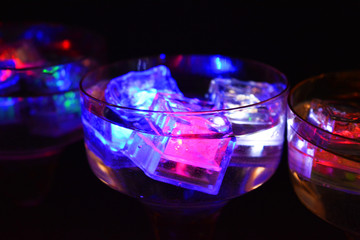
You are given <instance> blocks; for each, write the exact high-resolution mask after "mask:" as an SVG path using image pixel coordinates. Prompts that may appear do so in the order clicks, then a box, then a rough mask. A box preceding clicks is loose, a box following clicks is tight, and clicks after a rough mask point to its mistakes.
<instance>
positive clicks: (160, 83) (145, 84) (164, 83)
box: [105, 65, 182, 121]
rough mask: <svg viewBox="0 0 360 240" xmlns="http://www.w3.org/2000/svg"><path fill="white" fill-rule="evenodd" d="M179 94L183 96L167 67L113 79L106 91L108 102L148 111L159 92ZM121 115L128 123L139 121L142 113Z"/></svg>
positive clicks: (130, 73)
mask: <svg viewBox="0 0 360 240" xmlns="http://www.w3.org/2000/svg"><path fill="white" fill-rule="evenodd" d="M159 91H160V92H167V93H177V94H180V95H182V93H181V92H180V90H179V88H178V86H177V84H176V81H175V80H174V79H173V78H172V77H171V74H170V70H169V69H168V68H167V67H165V66H162V65H160V66H157V67H153V68H151V69H149V70H146V71H141V72H129V73H127V74H125V75H122V76H120V77H117V78H115V79H112V80H111V81H110V83H109V84H108V86H107V89H106V91H105V98H106V101H107V102H109V103H111V104H114V105H118V106H122V107H128V108H135V109H140V110H147V109H149V107H150V106H151V104H152V102H153V100H154V97H155V95H156V93H157V92H159ZM118 112H119V115H121V116H122V118H124V119H126V120H128V121H137V120H138V119H139V118H141V117H142V115H141V114H140V113H137V114H136V113H133V114H124V113H123V112H122V111H121V110H118Z"/></svg>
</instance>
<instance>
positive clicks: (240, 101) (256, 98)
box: [209, 78, 285, 135]
mask: <svg viewBox="0 0 360 240" xmlns="http://www.w3.org/2000/svg"><path fill="white" fill-rule="evenodd" d="M284 89H285V85H283V84H270V83H267V82H255V81H240V80H238V79H234V78H216V79H213V80H212V81H211V83H210V88H209V98H210V100H211V101H212V102H213V103H214V105H215V108H216V109H231V108H239V107H243V106H248V105H253V104H257V103H260V102H261V101H264V100H267V99H270V98H272V97H274V96H276V95H277V94H279V93H280V92H281V91H282V90H284ZM281 105H282V103H281V102H279V101H275V102H274V103H271V104H270V103H267V104H260V105H256V106H255V105H254V106H248V107H246V108H240V109H234V110H230V111H227V114H226V116H227V117H228V118H229V120H230V122H231V123H232V124H233V126H232V127H233V131H234V133H235V134H236V135H243V134H246V133H252V132H257V131H259V130H261V129H264V130H265V129H269V128H271V127H272V126H274V125H275V124H276V123H278V122H279V121H280V120H279V119H278V118H279V116H277V114H276V112H277V111H276V109H278V108H279V107H280V106H281Z"/></svg>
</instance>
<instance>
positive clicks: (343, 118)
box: [307, 99, 360, 139]
mask: <svg viewBox="0 0 360 240" xmlns="http://www.w3.org/2000/svg"><path fill="white" fill-rule="evenodd" d="M307 120H308V121H309V122H311V123H312V124H314V125H315V126H318V127H320V128H322V129H324V130H327V131H329V132H331V133H334V134H338V135H341V136H344V137H348V138H354V139H360V105H359V104H358V103H355V102H353V103H352V102H344V101H335V100H333V101H326V100H319V99H314V100H312V101H311V102H310V108H309V111H308V115H307Z"/></svg>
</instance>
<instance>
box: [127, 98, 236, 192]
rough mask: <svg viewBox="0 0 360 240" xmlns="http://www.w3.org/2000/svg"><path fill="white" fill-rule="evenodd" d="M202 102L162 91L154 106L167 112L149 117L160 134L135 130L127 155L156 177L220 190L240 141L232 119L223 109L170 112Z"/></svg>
mask: <svg viewBox="0 0 360 240" xmlns="http://www.w3.org/2000/svg"><path fill="white" fill-rule="evenodd" d="M199 101H200V100H198V99H190V98H185V97H183V96H182V95H179V94H168V93H165V94H163V93H157V94H156V96H155V98H154V102H153V103H152V105H151V106H150V110H156V111H166V112H167V113H166V114H164V113H159V112H155V113H153V115H152V116H151V117H149V119H148V121H149V122H150V125H151V126H152V127H153V129H154V132H156V133H157V134H155V135H153V134H145V133H140V132H137V131H133V133H132V135H131V136H130V138H129V140H128V141H127V143H126V145H125V146H124V154H125V155H126V156H128V157H129V158H130V159H131V160H132V161H133V162H134V163H135V164H136V165H137V166H139V167H140V168H141V169H142V170H143V171H144V172H145V174H147V175H148V176H149V177H151V178H153V179H155V180H158V181H161V182H165V183H169V184H173V185H176V186H181V187H184V188H188V189H193V190H197V191H201V192H205V193H208V194H217V193H218V191H219V189H220V186H221V183H222V179H223V177H224V174H225V172H226V169H227V166H228V164H229V160H230V158H231V154H232V152H233V149H234V146H235V139H234V138H232V137H231V124H230V123H229V121H228V120H227V118H226V117H224V116H223V115H222V114H220V113H219V114H209V115H208V116H206V115H205V116H203V115H202V116H199V115H196V114H187V113H184V114H183V115H182V114H179V113H178V114H176V115H175V114H171V112H189V111H198V110H199V108H200V105H196V104H195V103H199ZM205 105H206V104H205Z"/></svg>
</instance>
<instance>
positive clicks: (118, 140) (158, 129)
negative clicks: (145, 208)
mask: <svg viewBox="0 0 360 240" xmlns="http://www.w3.org/2000/svg"><path fill="white" fill-rule="evenodd" d="M275 88H276V86H274V85H271V84H268V83H262V82H261V83H259V82H252V81H250V82H249V81H240V80H237V79H222V78H217V79H213V80H212V81H211V84H210V87H209V93H208V98H207V99H206V100H200V99H197V98H188V97H186V96H184V94H183V93H182V92H181V91H180V89H179V88H178V86H177V84H176V81H175V80H174V79H173V78H172V77H171V74H170V70H169V69H168V68H167V67H166V66H163V65H160V66H156V67H153V68H151V69H148V70H146V71H139V72H130V73H127V74H125V75H122V76H119V77H117V78H114V79H112V80H111V81H110V82H109V84H108V86H107V88H106V91H105V99H106V101H107V102H108V103H110V104H112V105H117V106H121V107H122V108H118V107H111V109H107V110H106V111H107V112H106V113H105V114H104V115H109V116H110V115H111V116H114V114H115V115H117V118H118V122H119V124H110V125H111V127H109V128H108V133H109V134H110V137H109V138H108V139H109V141H110V143H107V144H108V145H110V149H111V151H112V152H113V154H118V153H121V155H125V156H126V157H127V158H129V159H130V160H131V161H132V162H133V163H134V164H135V165H136V166H138V167H139V168H141V169H142V170H143V171H144V173H145V174H146V175H147V176H149V177H150V178H152V179H154V180H157V181H161V182H165V183H168V184H173V185H176V186H180V187H183V188H187V189H192V190H197V191H200V192H204V193H207V194H214V195H215V194H218V192H219V190H220V186H221V184H222V181H223V178H224V175H225V172H226V169H227V167H228V165H229V161H230V159H231V156H232V153H233V151H234V148H235V145H236V138H235V135H234V132H233V126H234V124H239V123H244V122H246V123H248V122H258V121H251V118H261V121H266V118H268V115H269V112H268V109H264V110H263V112H261V110H259V111H260V112H255V111H252V112H248V113H243V114H242V115H241V116H237V115H236V112H235V111H234V114H233V115H231V114H230V115H229V114H228V113H225V112H224V111H215V112H214V111H212V110H221V109H228V108H237V107H240V106H245V105H251V104H255V103H258V102H260V101H264V100H266V99H268V98H271V97H273V96H275V95H276V94H277V93H278V92H279V91H278V90H277V89H275ZM277 91H278V92H277ZM128 108H131V109H138V110H147V111H131V110H130V111H129V109H128ZM206 111H208V112H206ZM211 111H212V112H211ZM200 112H203V113H200ZM114 119H115V118H114V117H112V122H115V123H117V121H114ZM263 119H265V120H263ZM124 122H125V124H124ZM139 122H142V123H143V124H141V125H142V129H144V126H146V127H147V128H149V129H150V130H149V131H137V130H135V129H137V128H133V127H130V128H126V127H124V125H125V126H135V125H136V123H139ZM105 161H108V160H105ZM110 162H111V161H110ZM109 164H110V165H112V166H114V165H116V164H114V163H109Z"/></svg>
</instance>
